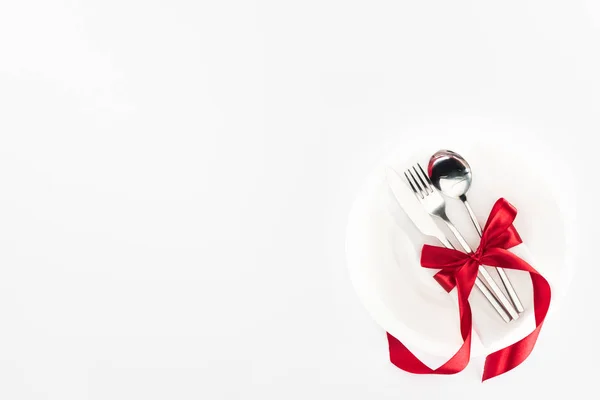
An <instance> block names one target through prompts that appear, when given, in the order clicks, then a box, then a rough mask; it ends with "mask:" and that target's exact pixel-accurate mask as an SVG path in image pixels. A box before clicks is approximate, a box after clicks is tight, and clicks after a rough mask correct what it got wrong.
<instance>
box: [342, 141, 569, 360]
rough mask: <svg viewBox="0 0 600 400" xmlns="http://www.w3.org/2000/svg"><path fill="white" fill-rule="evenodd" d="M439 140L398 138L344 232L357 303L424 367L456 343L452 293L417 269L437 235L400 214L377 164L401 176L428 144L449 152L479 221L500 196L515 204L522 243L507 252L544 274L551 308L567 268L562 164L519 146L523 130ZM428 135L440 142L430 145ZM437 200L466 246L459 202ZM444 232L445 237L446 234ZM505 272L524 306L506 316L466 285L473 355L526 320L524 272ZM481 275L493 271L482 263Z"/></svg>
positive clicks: (529, 315) (471, 234)
mask: <svg viewBox="0 0 600 400" xmlns="http://www.w3.org/2000/svg"><path fill="white" fill-rule="evenodd" d="M448 142H449V140H448V138H447V137H446V138H438V140H435V139H432V140H427V143H428V144H429V145H418V144H414V143H413V144H407V145H404V146H403V147H402V148H401V149H398V151H396V152H394V153H393V154H392V155H391V156H390V157H389V158H388V159H387V160H386V161H384V162H383V163H382V164H381V165H379V166H378V167H377V168H375V170H374V171H373V172H372V173H371V175H370V176H369V179H368V181H367V182H366V184H365V186H364V187H363V189H362V191H361V193H360V194H359V196H358V197H357V198H356V200H355V203H354V205H353V208H352V211H351V213H350V216H349V222H348V228H347V238H346V254H347V259H348V268H349V271H350V275H351V279H352V282H353V284H354V287H355V289H356V291H357V293H358V295H359V297H360V299H361V301H362V303H363V304H364V306H365V307H366V308H367V310H368V312H369V313H370V314H371V315H372V317H373V318H374V319H375V321H376V322H377V323H378V324H379V325H381V327H382V328H383V329H385V330H386V331H387V332H389V333H390V334H392V335H393V336H395V337H396V338H398V339H399V340H400V341H402V342H403V343H404V344H405V345H406V346H407V347H408V348H409V349H410V350H411V351H413V353H415V355H417V356H418V357H419V358H421V359H422V360H423V361H425V362H426V363H427V364H428V365H430V366H432V367H435V366H438V365H441V364H442V363H443V362H444V361H445V360H447V359H448V358H450V357H451V356H452V355H453V354H454V353H455V352H456V350H457V349H458V347H459V346H460V344H461V337H460V332H459V320H458V306H457V302H456V297H455V293H450V294H448V293H446V292H445V291H444V290H443V289H442V288H441V287H440V286H439V285H438V284H437V283H436V282H435V281H434V280H433V278H432V275H433V274H435V272H436V271H432V270H427V269H425V268H422V267H420V265H419V256H420V249H421V247H422V245H423V244H424V243H430V244H435V245H439V243H437V241H436V240H435V239H431V238H425V237H424V236H423V235H422V234H421V233H420V232H419V231H418V230H417V229H416V227H415V226H414V225H413V224H412V222H411V220H410V219H409V217H408V216H407V215H406V214H405V213H404V210H403V209H402V208H401V207H400V205H399V204H398V202H397V201H396V199H395V197H394V195H393V193H392V191H391V190H390V188H389V185H388V182H387V180H386V172H385V171H386V167H392V168H393V169H395V170H396V171H397V172H399V175H400V176H401V177H403V174H402V172H403V170H405V169H406V168H408V167H409V166H411V165H413V164H414V163H416V162H420V163H421V165H422V166H423V167H424V168H426V166H427V162H428V159H429V156H430V155H431V154H433V153H434V152H435V151H437V150H440V149H442V148H445V149H449V150H453V151H456V152H457V153H459V154H461V155H462V156H463V157H465V158H466V159H467V161H468V162H469V164H470V165H471V168H472V170H473V185H472V186H471V190H470V191H469V193H468V199H469V202H470V204H471V206H472V207H473V209H474V211H475V213H476V215H477V217H478V219H479V221H480V223H481V224H482V226H483V224H484V223H485V220H486V218H487V216H488V214H489V212H490V210H491V208H492V206H493V204H494V202H495V201H496V200H497V199H498V198H500V197H504V198H506V199H507V200H508V201H509V202H510V203H512V204H513V205H514V206H515V207H516V208H517V209H518V215H517V219H516V221H515V226H516V228H517V230H518V231H519V233H520V234H521V236H522V238H523V240H524V244H523V245H521V246H518V247H517V248H515V250H514V251H515V252H516V253H517V254H518V255H519V256H521V257H523V258H524V259H526V260H527V261H529V262H530V263H531V264H532V265H533V266H534V268H536V269H537V270H538V271H539V272H541V273H542V274H543V275H544V276H545V277H546V279H548V281H549V282H550V285H551V287H552V290H553V300H552V306H551V311H552V308H555V307H556V303H557V301H558V300H559V299H560V297H562V295H563V294H564V293H565V292H566V289H567V286H568V284H569V281H570V278H571V275H572V263H571V262H570V260H571V254H573V248H572V244H573V243H574V238H573V236H574V235H573V229H572V226H570V225H569V224H568V223H567V222H568V221H572V220H573V219H572V218H571V214H570V212H571V210H573V209H574V208H572V207H571V204H572V199H570V198H569V188H568V187H565V182H568V180H566V179H565V176H567V171H566V170H565V169H564V164H561V162H560V160H558V159H556V158H555V157H554V155H553V157H547V156H545V155H547V154H552V153H549V152H548V150H547V149H542V148H541V146H540V144H539V143H535V142H532V143H529V144H528V143H527V142H525V139H524V138H519V141H518V142H517V143H518V144H519V145H518V146H514V145H513V142H510V141H509V142H508V143H509V145H506V143H507V142H506V141H504V140H498V141H496V142H490V141H487V142H485V143H484V142H481V141H478V137H477V135H475V134H471V135H469V134H468V133H464V134H462V135H453V136H452V144H450V145H449V144H448ZM431 143H439V144H440V146H435V147H431V145H430V144H431ZM444 144H445V146H451V147H444ZM546 167H548V168H546ZM549 174H551V175H549ZM403 183H404V182H403ZM446 204H447V212H448V215H449V217H450V219H451V220H452V221H453V222H454V223H455V225H456V226H457V227H458V228H459V230H460V231H461V232H462V233H463V235H464V236H465V237H466V238H467V240H468V241H469V243H471V245H472V246H473V247H474V248H475V246H476V245H477V244H478V237H477V234H476V231H475V229H474V228H473V226H472V225H471V222H470V219H469V217H468V214H467V212H466V210H465V209H464V207H463V205H462V203H461V202H460V201H458V200H454V199H448V198H446ZM445 232H447V231H445ZM447 235H448V237H449V238H450V239H451V240H453V238H452V237H451V236H450V233H449V232H447ZM454 242H455V243H456V241H454ZM507 272H508V274H509V277H510V278H511V282H512V283H513V286H514V287H515V289H516V290H517V293H518V294H519V296H520V298H521V300H522V302H523V304H524V306H525V308H526V311H525V313H523V314H521V317H520V318H519V319H518V320H516V321H512V322H510V323H508V324H507V323H505V322H504V321H502V319H501V318H500V317H499V316H498V315H497V314H496V313H495V311H494V310H493V308H492V307H491V306H490V305H489V303H487V300H486V299H485V298H484V297H483V296H482V295H481V293H480V292H479V291H478V290H477V289H476V288H474V289H473V292H472V294H471V297H470V302H471V305H472V309H473V320H474V329H475V334H476V338H475V340H474V344H473V352H472V354H473V355H475V356H477V355H481V354H484V353H489V352H491V351H494V350H497V349H500V348H502V347H505V346H507V345H509V344H511V343H514V342H515V341H517V340H519V339H520V338H522V337H524V336H525V335H527V334H528V333H529V332H531V330H532V329H533V327H534V316H533V299H532V291H531V280H530V278H529V275H528V274H527V273H523V272H519V271H507ZM490 273H491V274H492V275H493V276H494V277H495V278H496V279H497V278H498V276H497V274H496V272H495V271H493V270H492V269H490ZM498 282H499V280H498Z"/></svg>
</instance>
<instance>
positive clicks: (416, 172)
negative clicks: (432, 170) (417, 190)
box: [413, 165, 431, 195]
mask: <svg viewBox="0 0 600 400" xmlns="http://www.w3.org/2000/svg"><path fill="white" fill-rule="evenodd" d="M413 169H414V170H415V174H417V177H418V178H419V180H420V181H421V183H422V184H423V188H424V189H423V190H424V191H425V194H426V195H427V194H429V191H428V190H427V189H430V190H431V188H430V187H429V185H427V183H425V181H424V180H423V177H421V174H420V173H419V171H417V167H415V166H414V165H413Z"/></svg>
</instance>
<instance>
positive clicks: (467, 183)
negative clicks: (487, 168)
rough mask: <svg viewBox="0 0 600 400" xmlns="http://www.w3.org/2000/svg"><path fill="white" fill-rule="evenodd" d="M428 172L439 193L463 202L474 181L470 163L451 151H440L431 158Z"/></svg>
mask: <svg viewBox="0 0 600 400" xmlns="http://www.w3.org/2000/svg"><path fill="white" fill-rule="evenodd" d="M427 172H428V173H429V177H430V179H431V182H432V183H433V186H435V187H436V188H437V189H438V190H439V191H441V192H442V193H443V194H445V195H446V196H448V197H453V198H457V199H461V200H463V198H464V197H465V196H466V194H467V192H468V191H469V188H470V187H471V182H472V180H473V174H472V173H471V167H470V166H469V163H468V162H467V161H466V160H465V159H464V158H462V157H461V156H460V155H459V154H457V153H455V152H453V151H450V150H440V151H438V152H437V153H435V154H434V155H433V156H431V158H430V160H429V165H428V167H427ZM463 201H464V200H463Z"/></svg>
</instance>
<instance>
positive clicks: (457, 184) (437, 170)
mask: <svg viewBox="0 0 600 400" xmlns="http://www.w3.org/2000/svg"><path fill="white" fill-rule="evenodd" d="M427 172H428V173H429V176H430V179H431V182H432V183H433V186H435V187H436V188H437V189H438V190H440V191H441V192H442V193H443V194H445V195H446V196H448V197H453V198H457V199H459V200H460V201H462V202H463V204H464V205H465V208H466V209H467V212H468V213H469V217H471V221H472V222H473V225H474V226H475V229H476V230H477V233H478V234H479V236H480V237H481V233H482V231H481V225H479V221H477V217H476V216H475V213H474V212H473V209H472V208H471V206H470V205H469V202H468V201H467V192H468V191H469V188H470V187H471V182H472V181H473V174H472V173H471V167H470V166H469V163H468V162H467V160H465V159H464V158H462V157H461V156H460V155H459V154H457V153H455V152H453V151H450V150H440V151H438V152H437V153H435V154H434V155H433V156H431V158H430V159H429V166H428V168H427ZM496 270H497V271H498V275H500V279H501V280H502V284H503V285H504V288H505V289H506V291H507V292H508V296H509V297H510V300H511V301H512V303H513V305H514V306H515V308H516V309H517V311H518V312H520V313H522V312H523V311H524V310H525V309H524V308H523V304H522V303H521V300H519V296H517V292H516V291H515V289H514V288H513V286H512V284H511V283H510V280H509V279H508V275H506V272H505V271H504V270H503V269H502V268H496Z"/></svg>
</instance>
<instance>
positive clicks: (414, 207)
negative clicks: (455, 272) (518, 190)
mask: <svg viewBox="0 0 600 400" xmlns="http://www.w3.org/2000/svg"><path fill="white" fill-rule="evenodd" d="M386 180H387V182H388V186H389V187H390V188H391V189H392V192H393V193H394V197H395V198H396V201H398V204H400V207H402V209H403V210H404V212H406V214H407V215H408V217H409V218H410V220H411V221H412V223H413V224H414V225H415V226H416V227H417V229H418V230H419V231H421V233H422V234H423V235H425V236H430V237H434V238H436V239H437V240H439V241H440V243H442V244H443V245H444V247H446V248H452V249H453V248H454V246H453V245H452V243H451V242H450V241H449V240H448V238H447V237H446V235H444V232H442V230H441V229H440V227H439V226H437V224H436V223H435V221H434V220H433V218H432V217H431V216H430V215H429V214H428V213H427V212H426V211H425V209H424V208H423V207H422V206H421V204H420V203H419V202H418V201H417V199H416V198H415V196H414V193H413V192H412V191H411V190H410V189H409V188H408V186H407V185H406V182H404V181H403V180H402V178H401V177H400V175H398V173H397V172H396V171H395V170H394V169H392V168H390V167H387V168H386ZM475 286H477V288H478V289H479V290H480V291H481V293H482V294H483V295H484V296H485V298H486V299H487V300H488V301H489V302H490V304H491V305H492V307H494V309H495V310H496V312H498V314H500V316H501V317H502V319H503V320H504V321H505V322H510V320H511V317H510V315H509V314H508V313H507V312H506V310H505V309H504V307H502V305H501V304H500V303H499V302H498V300H497V299H496V297H495V296H494V295H493V294H492V292H490V290H489V289H488V287H487V286H485V284H484V283H483V282H482V281H481V279H480V278H479V277H477V279H476V280H475Z"/></svg>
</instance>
